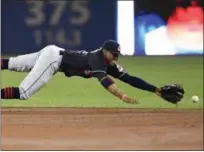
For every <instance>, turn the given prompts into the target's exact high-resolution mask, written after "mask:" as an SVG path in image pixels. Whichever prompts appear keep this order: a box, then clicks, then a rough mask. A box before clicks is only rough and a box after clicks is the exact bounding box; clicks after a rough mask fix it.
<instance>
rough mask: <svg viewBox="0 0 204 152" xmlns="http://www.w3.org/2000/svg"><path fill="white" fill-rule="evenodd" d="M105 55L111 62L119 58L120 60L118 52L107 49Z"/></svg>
mask: <svg viewBox="0 0 204 152" xmlns="http://www.w3.org/2000/svg"><path fill="white" fill-rule="evenodd" d="M105 56H106V59H107V60H108V61H109V62H112V61H117V60H118V54H114V53H111V52H108V51H106V54H105Z"/></svg>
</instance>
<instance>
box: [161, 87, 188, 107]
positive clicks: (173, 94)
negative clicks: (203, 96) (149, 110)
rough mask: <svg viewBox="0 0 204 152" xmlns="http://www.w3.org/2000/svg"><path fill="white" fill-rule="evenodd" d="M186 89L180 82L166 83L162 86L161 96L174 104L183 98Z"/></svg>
mask: <svg viewBox="0 0 204 152" xmlns="http://www.w3.org/2000/svg"><path fill="white" fill-rule="evenodd" d="M184 93H185V91H184V89H183V87H182V86H181V85H179V84H166V85H164V86H163V87H161V97H162V98H163V99H164V100H166V101H168V102H170V103H173V104H177V103H178V102H179V101H181V100H182V98H183V95H184Z"/></svg>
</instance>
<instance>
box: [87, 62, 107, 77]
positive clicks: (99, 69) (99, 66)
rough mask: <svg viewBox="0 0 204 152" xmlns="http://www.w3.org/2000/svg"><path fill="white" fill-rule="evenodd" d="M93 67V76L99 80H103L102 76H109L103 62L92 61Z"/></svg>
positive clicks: (91, 65)
mask: <svg viewBox="0 0 204 152" xmlns="http://www.w3.org/2000/svg"><path fill="white" fill-rule="evenodd" d="M90 67H91V71H90V72H91V76H92V77H95V78H98V80H101V79H102V78H104V77H106V76H107V72H106V68H105V66H104V63H103V62H100V61H96V60H95V62H91V64H90Z"/></svg>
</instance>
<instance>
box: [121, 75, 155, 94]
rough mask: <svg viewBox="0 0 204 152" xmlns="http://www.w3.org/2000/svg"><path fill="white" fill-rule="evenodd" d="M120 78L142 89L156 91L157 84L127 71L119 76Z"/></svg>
mask: <svg viewBox="0 0 204 152" xmlns="http://www.w3.org/2000/svg"><path fill="white" fill-rule="evenodd" d="M118 79H119V80H121V81H123V82H125V83H127V84H129V85H131V86H133V87H135V88H138V89H141V90H146V91H150V92H155V91H156V86H154V85H152V84H149V83H148V82H146V81H144V80H143V79H141V78H138V77H135V76H131V75H129V74H128V73H125V74H124V75H122V76H121V77H118Z"/></svg>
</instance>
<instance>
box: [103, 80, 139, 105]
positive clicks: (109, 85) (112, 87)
mask: <svg viewBox="0 0 204 152" xmlns="http://www.w3.org/2000/svg"><path fill="white" fill-rule="evenodd" d="M99 80H100V82H101V85H102V86H103V87H104V88H105V89H107V90H108V91H109V92H110V93H112V94H113V95H115V96H116V97H118V98H120V99H121V100H123V101H124V102H127V103H139V102H138V101H137V100H136V99H134V98H131V97H128V96H127V95H126V94H125V93H124V92H122V91H121V90H119V89H118V87H117V86H116V84H115V83H114V81H113V80H112V78H110V77H109V76H104V77H103V78H101V79H100V78H99Z"/></svg>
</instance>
